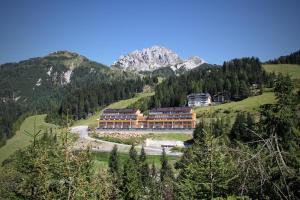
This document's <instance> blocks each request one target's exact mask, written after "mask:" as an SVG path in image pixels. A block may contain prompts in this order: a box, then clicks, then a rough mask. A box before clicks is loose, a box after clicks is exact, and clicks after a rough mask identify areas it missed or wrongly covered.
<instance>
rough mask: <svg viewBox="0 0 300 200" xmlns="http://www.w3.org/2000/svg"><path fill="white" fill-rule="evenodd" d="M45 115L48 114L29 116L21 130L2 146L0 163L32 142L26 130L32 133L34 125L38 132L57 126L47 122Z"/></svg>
mask: <svg viewBox="0 0 300 200" xmlns="http://www.w3.org/2000/svg"><path fill="white" fill-rule="evenodd" d="M45 117H46V115H35V116H30V117H27V118H26V119H25V120H24V121H23V123H22V124H21V126H20V130H19V131H17V132H16V134H15V135H14V136H13V137H12V138H11V139H9V140H7V141H6V144H5V145H4V146H3V147H1V148H0V163H2V161H3V160H5V159H6V158H8V157H9V156H10V155H12V154H13V153H14V152H15V151H16V150H18V149H22V148H24V147H26V146H27V145H29V144H30V142H31V138H30V137H29V136H27V135H26V134H25V133H24V132H25V131H28V132H30V133H32V132H33V131H34V127H36V132H37V131H39V130H45V129H47V128H56V126H55V125H53V124H48V123H46V122H45ZM34 124H35V126H34Z"/></svg>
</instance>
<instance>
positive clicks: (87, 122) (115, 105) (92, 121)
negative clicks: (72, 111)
mask: <svg viewBox="0 0 300 200" xmlns="http://www.w3.org/2000/svg"><path fill="white" fill-rule="evenodd" d="M153 95H154V93H153V92H149V93H139V94H136V95H135V96H134V97H133V98H130V99H125V100H121V101H118V102H115V103H112V104H110V105H109V106H107V107H105V108H126V107H128V106H130V105H131V104H133V103H135V102H137V101H138V100H139V99H141V98H143V97H148V96H153ZM102 110H103V109H100V110H99V111H98V112H96V113H95V114H94V115H93V116H91V117H89V118H87V119H82V120H79V121H77V122H75V124H74V126H80V125H88V126H96V125H97V118H99V115H100V112H101V111H102Z"/></svg>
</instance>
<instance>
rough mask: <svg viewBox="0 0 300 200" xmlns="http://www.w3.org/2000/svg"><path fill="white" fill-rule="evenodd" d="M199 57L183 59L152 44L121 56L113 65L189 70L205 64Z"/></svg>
mask: <svg viewBox="0 0 300 200" xmlns="http://www.w3.org/2000/svg"><path fill="white" fill-rule="evenodd" d="M203 63H204V61H203V60H201V59H200V58H199V57H192V58H190V59H188V60H182V59H181V58H180V56H179V55H178V54H176V53H175V52H173V51H172V50H170V49H168V48H166V47H162V46H158V45H155V46H152V47H150V48H144V49H142V50H135V51H133V52H131V53H129V54H127V55H125V56H123V55H122V56H120V57H119V59H118V60H117V61H115V62H114V63H113V65H112V66H113V67H116V68H120V69H123V70H130V71H153V70H156V69H158V68H161V67H171V68H172V69H173V70H177V69H179V68H181V67H185V68H186V69H187V70H189V69H192V68H194V67H197V66H199V65H201V64H203Z"/></svg>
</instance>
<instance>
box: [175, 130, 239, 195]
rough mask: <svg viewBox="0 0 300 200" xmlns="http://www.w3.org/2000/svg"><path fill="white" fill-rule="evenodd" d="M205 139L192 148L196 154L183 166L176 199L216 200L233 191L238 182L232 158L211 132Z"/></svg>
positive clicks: (176, 190)
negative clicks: (232, 188) (236, 181)
mask: <svg viewBox="0 0 300 200" xmlns="http://www.w3.org/2000/svg"><path fill="white" fill-rule="evenodd" d="M203 141H204V142H201V143H199V142H196V143H194V144H193V146H192V148H191V151H188V153H189V154H190V155H192V156H191V157H192V158H191V159H190V162H184V163H183V164H182V165H179V166H180V168H178V169H179V170H180V171H179V175H178V177H177V180H176V183H175V196H176V199H182V200H184V199H213V198H214V197H224V196H225V197H226V196H227V195H229V194H230V189H229V188H230V185H231V183H233V182H234V179H233V178H232V177H234V175H233V173H234V167H233V162H232V159H231V157H230V156H229V155H228V154H226V151H225V150H226V149H225V148H224V149H222V148H221V147H222V146H220V144H219V141H218V140H217V139H215V138H214V137H213V136H212V135H211V134H210V133H209V132H208V133H206V134H205V135H204V139H203ZM184 157H186V156H184Z"/></svg>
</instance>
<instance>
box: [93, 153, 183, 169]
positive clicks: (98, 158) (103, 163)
mask: <svg viewBox="0 0 300 200" xmlns="http://www.w3.org/2000/svg"><path fill="white" fill-rule="evenodd" d="M109 154H110V153H109V152H93V153H92V157H93V160H94V164H95V169H96V170H97V169H99V168H100V167H104V168H107V167H108V159H109ZM128 157H129V155H128V153H119V159H120V162H121V163H122V165H123V164H124V162H125V161H126V160H127V159H128ZM160 157H161V156H160V155H147V161H148V163H149V164H152V163H154V164H155V166H156V167H160ZM167 158H168V160H169V162H170V163H175V162H176V161H178V160H179V159H180V157H174V156H167Z"/></svg>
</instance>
